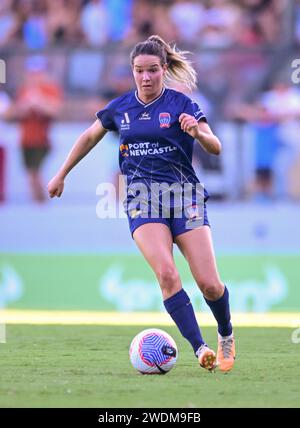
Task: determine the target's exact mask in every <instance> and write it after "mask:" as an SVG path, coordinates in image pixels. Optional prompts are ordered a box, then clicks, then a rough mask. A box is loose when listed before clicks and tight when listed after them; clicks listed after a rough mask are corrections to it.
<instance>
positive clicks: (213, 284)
mask: <svg viewBox="0 0 300 428" xmlns="http://www.w3.org/2000/svg"><path fill="white" fill-rule="evenodd" d="M201 291H202V293H203V295H204V297H205V298H206V299H208V300H217V299H219V298H220V297H221V296H222V295H223V293H224V285H223V284H222V283H221V281H219V280H217V279H215V280H214V281H212V280H206V281H202V284H201Z"/></svg>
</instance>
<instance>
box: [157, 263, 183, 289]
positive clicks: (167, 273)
mask: <svg viewBox="0 0 300 428" xmlns="http://www.w3.org/2000/svg"><path fill="white" fill-rule="evenodd" d="M157 278H158V281H159V284H160V286H161V288H162V290H164V291H167V292H169V293H171V294H172V292H173V291H174V290H175V289H177V285H178V282H179V281H180V279H179V273H178V271H177V269H176V267H175V266H172V265H164V266H161V267H160V268H159V270H158V271H157Z"/></svg>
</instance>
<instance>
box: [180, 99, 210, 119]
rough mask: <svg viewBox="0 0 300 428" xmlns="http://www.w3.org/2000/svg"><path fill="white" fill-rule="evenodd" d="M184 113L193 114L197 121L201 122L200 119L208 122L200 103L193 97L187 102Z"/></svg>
mask: <svg viewBox="0 0 300 428" xmlns="http://www.w3.org/2000/svg"><path fill="white" fill-rule="evenodd" d="M183 113H187V114H190V115H191V116H194V118H195V119H196V120H197V122H200V120H201V121H203V122H207V119H206V116H205V114H204V113H203V111H202V109H201V108H200V107H199V104H198V103H196V101H193V100H191V99H188V100H187V101H186V102H185V104H184V111H183Z"/></svg>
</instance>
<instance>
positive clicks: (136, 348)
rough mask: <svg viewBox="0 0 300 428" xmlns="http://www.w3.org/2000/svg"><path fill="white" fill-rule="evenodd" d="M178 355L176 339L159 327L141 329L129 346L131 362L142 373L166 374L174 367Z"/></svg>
mask: <svg viewBox="0 0 300 428" xmlns="http://www.w3.org/2000/svg"><path fill="white" fill-rule="evenodd" d="M177 356H178V350H177V346H176V343H175V341H174V339H173V338H172V337H171V336H170V335H169V334H168V333H166V332H165V331H163V330H159V329H158V328H151V329H147V330H143V331H141V332H140V333H139V334H137V335H136V336H135V337H134V338H133V340H132V342H131V345H130V348H129V357H130V361H131V364H132V365H133V367H134V368H135V369H136V370H138V371H139V372H140V373H142V374H166V373H167V372H168V371H170V370H171V369H172V368H173V367H174V365H175V363H176V360H177Z"/></svg>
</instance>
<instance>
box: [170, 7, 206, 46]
mask: <svg viewBox="0 0 300 428" xmlns="http://www.w3.org/2000/svg"><path fill="white" fill-rule="evenodd" d="M169 13H170V18H171V21H172V22H173V23H174V24H175V26H176V27H177V30H178V36H179V39H180V40H181V41H183V42H191V43H194V42H195V41H198V40H199V41H201V37H200V33H201V30H202V28H203V25H204V22H205V13H204V8H203V6H202V5H201V2H198V1H195V0H194V1H193V0H177V1H175V2H174V4H173V5H172V6H171V7H170V12H169Z"/></svg>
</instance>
